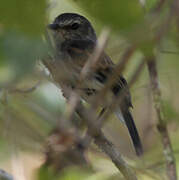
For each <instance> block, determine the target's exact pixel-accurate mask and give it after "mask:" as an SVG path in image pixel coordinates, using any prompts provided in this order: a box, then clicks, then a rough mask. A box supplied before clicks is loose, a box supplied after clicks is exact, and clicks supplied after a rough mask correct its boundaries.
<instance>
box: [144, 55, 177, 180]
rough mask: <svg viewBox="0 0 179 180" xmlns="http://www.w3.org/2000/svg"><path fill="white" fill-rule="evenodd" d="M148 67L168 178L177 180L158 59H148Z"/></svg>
mask: <svg viewBox="0 0 179 180" xmlns="http://www.w3.org/2000/svg"><path fill="white" fill-rule="evenodd" d="M147 65H148V71H149V75H150V81H151V86H152V92H153V102H154V107H155V110H156V113H157V118H158V125H157V129H158V132H159V133H160V136H161V139H162V144H163V153H164V156H165V161H166V171H167V176H168V179H170V180H177V174H176V163H175V158H174V154H173V149H172V145H171V141H170V137H169V134H168V130H167V124H166V121H165V117H164V114H163V108H162V98H161V91H160V87H159V80H158V73H157V67H156V59H155V57H154V56H153V57H151V58H149V59H148V61H147Z"/></svg>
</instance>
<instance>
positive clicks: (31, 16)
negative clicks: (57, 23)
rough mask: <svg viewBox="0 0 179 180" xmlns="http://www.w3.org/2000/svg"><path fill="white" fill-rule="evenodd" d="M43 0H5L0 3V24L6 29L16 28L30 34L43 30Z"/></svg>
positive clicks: (44, 6)
mask: <svg viewBox="0 0 179 180" xmlns="http://www.w3.org/2000/svg"><path fill="white" fill-rule="evenodd" d="M45 8H46V1H45V0H38V1H37V0H27V1H24V0H13V1H12V0H6V1H2V2H1V5H0V24H1V27H4V28H5V29H6V30H7V29H12V28H13V29H16V30H17V31H20V32H25V33H26V34H30V35H39V34H41V33H42V32H43V31H44V23H45Z"/></svg>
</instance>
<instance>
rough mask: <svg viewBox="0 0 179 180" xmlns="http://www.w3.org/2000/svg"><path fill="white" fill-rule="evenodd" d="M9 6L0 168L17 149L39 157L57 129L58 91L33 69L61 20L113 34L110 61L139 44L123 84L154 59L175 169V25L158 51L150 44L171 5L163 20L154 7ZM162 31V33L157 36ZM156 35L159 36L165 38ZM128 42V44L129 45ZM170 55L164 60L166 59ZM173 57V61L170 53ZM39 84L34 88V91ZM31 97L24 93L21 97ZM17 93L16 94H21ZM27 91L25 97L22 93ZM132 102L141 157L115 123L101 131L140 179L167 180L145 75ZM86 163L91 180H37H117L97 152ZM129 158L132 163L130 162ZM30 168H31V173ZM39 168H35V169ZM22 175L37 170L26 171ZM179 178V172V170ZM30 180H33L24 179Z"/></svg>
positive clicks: (72, 2) (3, 46) (0, 69)
mask: <svg viewBox="0 0 179 180" xmlns="http://www.w3.org/2000/svg"><path fill="white" fill-rule="evenodd" d="M142 2H144V3H143V4H140V3H139V1H138V0H132V1H130V0H125V1H124V0H111V1H108V0H103V1H102V0H69V1H65V0H50V1H49V2H47V1H45V0H38V1H36V0H29V1H24V0H13V1H12V0H11V1H10V0H6V1H2V2H1V5H0V147H1V148H0V159H1V163H2V164H0V166H2V167H3V166H4V164H3V163H5V162H7V163H8V166H7V169H8V170H10V169H11V168H10V167H11V162H9V161H8V160H9V159H10V158H11V155H12V154H13V149H14V147H15V148H17V149H18V150H19V153H20V154H21V152H22V151H24V152H29V151H30V152H32V154H33V153H34V154H35V152H36V153H38V154H39V159H38V158H37V160H38V161H39V162H40V163H43V162H42V158H41V157H40V154H42V153H43V152H44V150H43V151H42V149H44V147H43V145H44V143H45V140H46V138H47V137H48V134H49V133H50V132H51V131H52V130H53V128H54V127H55V126H56V123H57V122H58V121H59V119H60V117H61V114H63V113H64V111H65V103H64V98H62V95H61V94H60V91H59V89H58V88H57V87H56V86H54V85H52V83H49V81H47V78H46V74H47V73H46V72H44V68H42V66H41V65H39V64H38V60H39V59H41V58H43V57H44V56H45V55H46V52H47V51H48V49H47V47H46V45H45V43H44V41H43V36H44V32H45V26H46V24H47V23H48V19H50V21H51V19H53V18H54V17H55V16H57V15H59V14H60V13H62V12H77V13H81V12H83V14H85V16H87V18H89V19H90V21H91V20H92V23H93V24H95V29H97V31H98V32H100V31H101V28H103V27H104V26H110V27H111V30H112V31H111V32H112V33H111V35H110V39H109V44H108V48H107V50H108V53H109V55H110V57H111V58H112V59H113V60H114V62H116V61H117V60H118V59H119V58H120V57H121V54H122V53H123V51H124V49H125V48H126V47H127V45H128V44H129V42H131V41H133V42H138V43H139V44H140V46H139V48H138V49H137V51H136V53H135V54H134V56H133V57H132V61H131V62H130V63H129V64H128V66H127V72H125V73H124V74H125V76H126V77H130V75H131V74H132V73H133V70H134V69H135V68H136V65H137V64H138V63H139V60H140V59H141V58H143V55H144V54H145V55H150V54H151V53H155V54H156V56H157V58H158V69H159V76H160V85H161V89H162V95H163V99H164V102H163V105H164V109H165V116H166V120H167V123H168V128H169V132H170V135H171V138H172V144H173V146H174V151H175V156H176V161H177V163H178V162H179V156H178V149H179V144H178V137H179V133H178V132H179V131H178V129H179V125H178V122H179V109H178V107H179V101H178V99H179V93H178V88H179V84H178V78H177V77H178V76H179V71H178V68H179V61H178V58H179V48H178V42H179V41H178V38H179V36H178V29H177V28H178V27H177V26H176V24H175V21H172V24H171V28H170V30H169V32H168V33H166V36H165V37H164V38H163V40H162V41H161V43H160V46H158V45H156V43H155V41H154V40H153V38H154V35H155V33H156V32H158V31H159V30H161V29H160V28H161V25H162V24H163V23H164V21H165V19H166V17H167V16H168V14H169V8H170V3H168V2H167V3H165V4H164V6H163V7H162V10H161V13H160V14H159V15H158V14H157V15H156V14H154V16H153V15H151V14H152V10H153V8H155V7H156V6H157V4H158V2H159V1H158V0H145V1H142ZM162 30H163V29H162ZM162 30H161V31H162ZM129 40H130V41H129ZM168 51H169V53H168ZM170 52H171V53H170ZM38 82H41V83H40V84H39V85H38V86H37V87H35V88H34V89H33V88H32V87H34V86H35V85H36V84H37V83H38ZM28 89H33V90H29V92H28V93H27V92H25V91H26V90H28ZM18 90H19V91H18ZM23 91H24V92H23ZM131 94H132V98H133V105H134V110H133V114H134V117H135V119H136V124H137V127H138V129H139V131H140V135H141V137H142V139H143V144H144V147H145V154H144V157H143V158H141V159H136V157H135V155H134V153H133V152H132V151H133V150H132V146H131V144H130V139H129V137H128V134H127V132H126V129H125V127H123V126H122V125H121V124H120V123H119V122H118V121H117V120H116V119H115V117H113V116H112V117H111V119H110V121H109V122H108V124H107V125H106V128H105V130H106V129H107V135H108V136H109V138H110V139H112V141H113V142H114V143H115V144H116V145H117V146H118V147H119V148H120V151H121V152H122V153H123V154H124V155H125V156H126V159H127V161H128V162H129V164H130V165H131V166H132V167H133V168H134V169H135V170H136V172H137V175H138V177H139V179H146V180H147V179H164V178H165V177H164V171H165V169H164V163H163V162H164V158H163V155H162V147H161V143H160V140H159V139H160V138H159V136H158V134H157V133H156V129H155V124H156V116H155V112H154V110H153V108H152V103H151V94H150V88H149V79H148V73H147V71H146V69H145V70H144V72H143V73H142V75H141V77H140V78H139V81H138V82H137V83H136V84H135V85H134V87H133V88H132V92H131ZM119 137H120V141H119ZM89 152H90V153H91V155H89V154H88V157H89V162H90V164H91V166H92V169H93V170H94V172H88V171H86V170H84V169H83V168H77V167H70V168H69V169H65V170H64V171H63V173H62V174H58V175H57V174H56V173H55V172H54V171H53V170H52V169H46V168H45V167H42V168H40V169H39V172H38V179H39V180H48V179H54V180H62V179H63V180H68V179H70V180H76V179H87V180H101V179H109V180H115V179H119V178H120V179H122V178H121V176H120V175H119V173H118V171H117V170H116V168H115V166H114V165H113V164H112V163H111V162H110V161H109V160H108V159H107V158H106V157H105V156H104V155H103V154H102V153H101V152H99V150H98V149H97V148H96V147H92V148H91V149H89ZM34 157H36V156H35V155H31V156H30V159H33V158H34ZM127 157H128V158H130V160H129V159H128V158H127ZM32 166H33V167H32ZM38 167H39V166H38ZM24 168H26V169H29V168H31V169H33V168H37V167H36V166H34V164H33V163H32V164H31V166H30V165H28V166H24ZM178 171H179V170H178ZM27 179H30V178H27Z"/></svg>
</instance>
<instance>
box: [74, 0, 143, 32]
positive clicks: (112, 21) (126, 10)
mask: <svg viewBox="0 0 179 180" xmlns="http://www.w3.org/2000/svg"><path fill="white" fill-rule="evenodd" d="M74 2H75V3H76V4H77V5H79V6H80V7H82V8H84V10H86V11H87V12H89V13H90V14H91V15H92V16H93V17H95V18H96V19H99V20H100V21H102V22H103V23H104V24H107V25H110V26H111V27H112V28H114V29H115V30H118V31H125V30H129V29H130V28H133V27H134V26H135V25H137V24H138V23H140V22H141V20H142V19H143V10H142V7H141V5H140V3H139V1H138V0H133V1H130V0H125V1H123V0H111V1H109V0H74Z"/></svg>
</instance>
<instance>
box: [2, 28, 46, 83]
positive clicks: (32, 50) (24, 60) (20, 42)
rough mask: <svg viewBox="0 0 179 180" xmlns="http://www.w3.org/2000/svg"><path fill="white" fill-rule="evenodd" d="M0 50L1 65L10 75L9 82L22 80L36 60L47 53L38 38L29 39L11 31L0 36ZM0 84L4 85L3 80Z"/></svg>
mask: <svg viewBox="0 0 179 180" xmlns="http://www.w3.org/2000/svg"><path fill="white" fill-rule="evenodd" d="M0 48H1V49H0V51H1V53H2V57H3V65H6V66H7V67H8V69H9V73H11V75H10V78H11V79H9V81H13V80H14V79H16V78H22V77H23V75H24V74H25V73H29V72H31V70H32V68H33V67H34V65H35V62H36V60H37V59H39V58H40V57H42V56H43V54H45V53H46V51H47V48H46V46H45V44H44V43H43V41H42V40H41V39H40V38H38V39H36V38H32V37H31V38H30V37H28V36H25V35H22V34H20V33H15V32H12V31H11V32H8V33H5V34H3V35H2V36H0ZM0 61H2V59H0ZM1 68H2V67H1ZM1 77H2V76H1ZM0 82H1V83H2V82H3V83H4V79H1V78H0Z"/></svg>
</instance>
